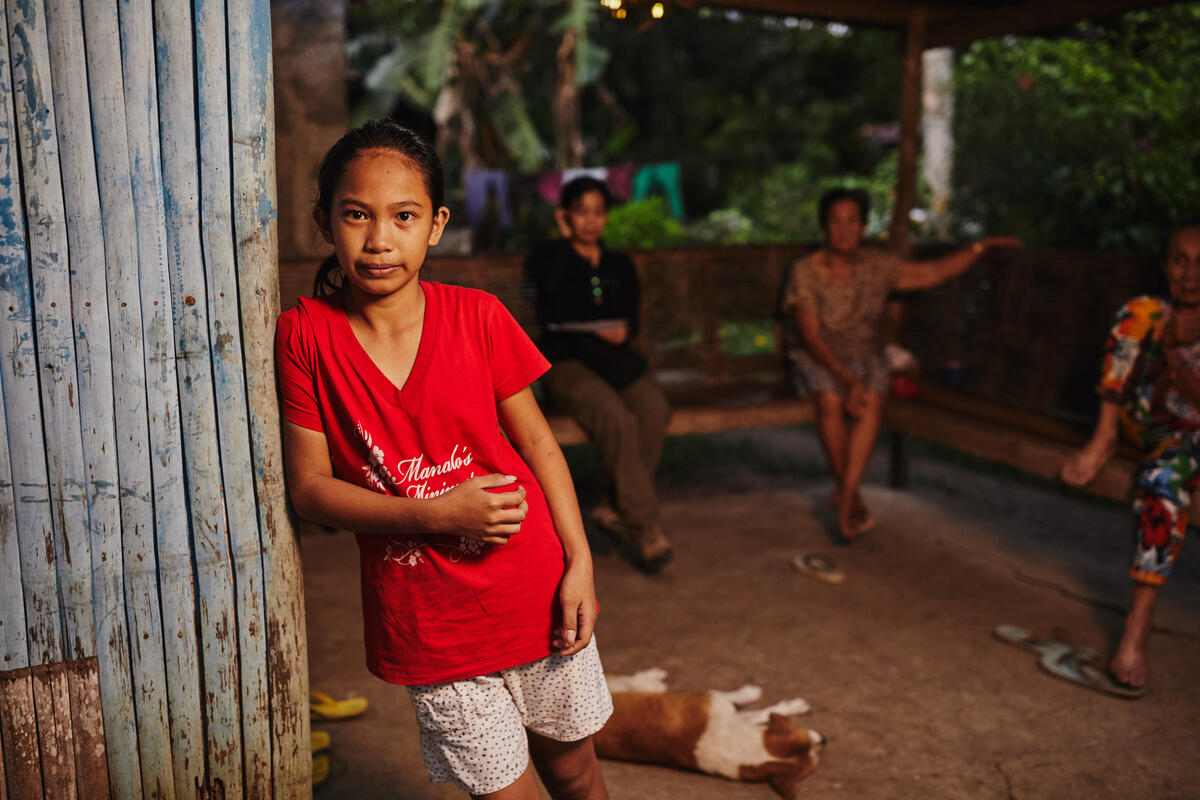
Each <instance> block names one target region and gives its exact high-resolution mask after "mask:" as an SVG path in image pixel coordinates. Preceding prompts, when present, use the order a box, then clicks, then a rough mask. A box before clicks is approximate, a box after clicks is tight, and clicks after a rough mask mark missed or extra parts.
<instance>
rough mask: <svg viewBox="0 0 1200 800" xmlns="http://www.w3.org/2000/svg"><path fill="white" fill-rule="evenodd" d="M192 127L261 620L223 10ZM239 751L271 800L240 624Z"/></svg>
mask: <svg viewBox="0 0 1200 800" xmlns="http://www.w3.org/2000/svg"><path fill="white" fill-rule="evenodd" d="M195 13H196V18H195V41H196V78H197V95H196V101H197V109H198V111H199V114H198V115H197V119H199V121H200V125H199V154H200V173H199V174H200V210H201V220H200V238H201V244H202V247H203V254H204V259H203V260H204V272H205V277H206V281H207V284H206V286H207V292H208V299H207V303H208V326H209V330H208V343H209V347H210V348H211V350H212V366H213V380H214V382H215V384H216V387H217V391H216V401H217V409H216V410H217V422H218V435H219V439H220V443H219V446H220V455H221V470H222V475H223V476H224V487H225V507H226V512H227V514H228V519H229V540H230V550H231V555H232V567H233V576H234V590H235V593H236V594H235V603H236V611H237V618H238V620H265V619H266V598H265V592H264V585H263V563H262V561H263V538H262V537H261V536H260V533H259V525H258V509H257V507H256V504H255V480H254V468H253V464H252V463H251V459H250V450H249V448H248V447H247V443H248V442H249V441H250V421H249V411H248V409H247V400H246V373H245V364H244V360H243V358H242V331H241V323H240V319H239V314H240V312H239V309H238V282H237V262H236V259H235V254H234V238H233V209H232V206H231V201H230V198H231V197H232V195H233V188H232V178H231V175H230V152H231V141H230V138H229V116H230V109H229V70H228V68H227V63H228V62H227V58H228V47H227V42H226V33H225V31H226V20H225V6H224V4H223V3H196V5H195ZM237 636H238V642H237V644H238V653H239V658H240V664H241V704H242V739H243V743H242V748H243V752H242V755H243V758H244V765H243V769H244V772H245V784H246V796H247V797H249V798H256V797H272V796H274V795H273V789H272V780H271V706H272V702H271V698H270V686H269V682H268V679H267V674H268V672H267V632H266V628H265V626H264V625H262V624H257V625H248V624H244V623H243V624H239V625H238V627H237Z"/></svg>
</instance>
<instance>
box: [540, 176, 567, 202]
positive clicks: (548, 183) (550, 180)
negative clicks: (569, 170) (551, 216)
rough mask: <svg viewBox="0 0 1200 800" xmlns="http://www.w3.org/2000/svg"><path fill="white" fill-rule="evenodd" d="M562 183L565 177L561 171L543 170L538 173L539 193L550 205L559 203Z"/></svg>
mask: <svg viewBox="0 0 1200 800" xmlns="http://www.w3.org/2000/svg"><path fill="white" fill-rule="evenodd" d="M562 185H563V177H562V173H561V172H542V173H539V174H538V179H537V189H538V194H539V195H541V197H542V199H543V200H545V201H546V202H547V203H549V204H550V205H553V206H557V205H558V195H559V192H561V191H562Z"/></svg>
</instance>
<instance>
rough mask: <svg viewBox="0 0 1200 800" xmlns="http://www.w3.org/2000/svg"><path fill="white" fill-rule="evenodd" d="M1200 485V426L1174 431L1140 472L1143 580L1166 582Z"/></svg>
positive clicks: (1138, 536)
mask: <svg viewBox="0 0 1200 800" xmlns="http://www.w3.org/2000/svg"><path fill="white" fill-rule="evenodd" d="M1197 486H1200V429H1196V428H1192V429H1188V430H1177V431H1168V432H1166V433H1165V434H1163V436H1162V438H1160V439H1158V443H1157V444H1156V445H1155V446H1154V448H1153V449H1152V450H1151V451H1150V454H1149V455H1148V456H1147V457H1146V460H1145V461H1143V462H1142V465H1141V467H1139V468H1138V471H1137V474H1136V475H1135V476H1134V490H1133V491H1134V496H1133V514H1134V517H1135V522H1134V529H1133V539H1134V552H1133V565H1132V566H1131V567H1130V569H1129V574H1130V577H1132V578H1133V579H1134V580H1135V581H1137V582H1138V583H1145V584H1149V585H1150V586H1162V585H1163V584H1164V583H1166V580H1167V575H1169V574H1170V573H1171V565H1172V564H1173V563H1174V562H1175V556H1176V555H1178V554H1179V547H1180V545H1182V544H1183V536H1184V533H1185V532H1186V531H1187V524H1188V506H1189V505H1190V504H1191V501H1192V490H1193V489H1195V488H1196V487H1197Z"/></svg>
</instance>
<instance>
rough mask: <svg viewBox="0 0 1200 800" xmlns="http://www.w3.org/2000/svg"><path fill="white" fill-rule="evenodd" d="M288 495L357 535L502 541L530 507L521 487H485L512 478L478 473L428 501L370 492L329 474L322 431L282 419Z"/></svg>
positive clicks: (302, 508) (303, 510)
mask: <svg viewBox="0 0 1200 800" xmlns="http://www.w3.org/2000/svg"><path fill="white" fill-rule="evenodd" d="M283 440H284V461H285V466H286V470H287V480H288V493H289V495H290V496H291V498H292V505H293V506H295V508H296V513H297V514H299V515H300V516H301V517H304V518H305V519H307V520H311V521H312V522H317V523H320V524H322V525H329V526H331V527H335V528H341V529H343V530H351V531H354V532H356V533H380V534H395V533H404V532H409V533H412V532H417V533H455V534H459V535H462V536H469V537H471V538H475V539H480V540H482V541H485V542H490V543H492V544H504V543H505V542H507V541H508V537H509V536H512V535H513V534H515V533H517V532H519V531H520V529H521V520H523V519H525V513H526V511H527V509H528V506H527V505H526V503H525V489H524V488H522V487H517V489H516V490H515V491H510V492H503V493H500V494H496V493H493V492H489V491H487V490H488V489H495V488H498V487H501V486H507V485H509V484H511V483H512V482H513V481H514V480H516V479H515V478H514V477H513V476H510V475H495V474H493V475H481V476H478V477H475V478H471V479H470V480H468V481H465V482H464V483H461V484H459V485H458V486H456V487H455V488H453V489H451V490H450V491H449V492H446V494H443V495H441V496H439V497H435V498H432V499H428V500H414V499H411V498H408V497H394V496H392V495H386V494H381V493H379V492H373V491H371V490H369V489H364V488H362V487H361V486H356V485H354V484H352V483H348V482H347V481H344V480H341V479H340V478H336V477H334V475H333V465H332V464H331V463H330V460H329V446H328V443H327V441H326V439H325V434H324V433H321V432H320V431H313V430H309V429H308V428H304V427H301V426H299V425H296V424H294V423H291V422H285V423H284V429H283Z"/></svg>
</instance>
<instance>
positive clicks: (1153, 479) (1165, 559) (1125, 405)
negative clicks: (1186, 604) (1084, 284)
mask: <svg viewBox="0 0 1200 800" xmlns="http://www.w3.org/2000/svg"><path fill="white" fill-rule="evenodd" d="M1170 315H1171V303H1170V300H1168V299H1165V298H1161V297H1148V296H1144V297H1136V298H1134V299H1133V300H1130V301H1129V302H1128V303H1126V304H1125V305H1124V306H1123V307H1122V308H1121V310H1120V311H1118V312H1117V319H1116V322H1115V324H1114V325H1113V328H1112V331H1111V333H1110V334H1109V337H1108V342H1107V346H1106V354H1105V359H1104V368H1103V371H1102V375H1101V378H1100V383H1099V385H1098V386H1097V387H1096V388H1097V391H1098V392H1099V393H1100V396H1101V397H1102V398H1104V399H1105V400H1110V401H1113V402H1116V403H1119V404H1120V405H1121V407H1122V420H1121V421H1122V428H1123V430H1124V432H1125V433H1126V435H1127V436H1128V437H1129V438H1130V439H1132V440H1133V441H1135V442H1136V443H1137V444H1138V445H1139V446H1141V447H1142V449H1143V450H1145V451H1146V454H1147V455H1146V458H1145V460H1144V461H1143V462H1142V465H1141V467H1139V469H1138V471H1137V474H1136V476H1135V478H1134V492H1133V495H1134V496H1133V513H1134V518H1135V523H1134V554H1133V564H1132V565H1131V567H1130V575H1131V577H1132V578H1133V579H1134V580H1135V581H1137V582H1139V583H1145V584H1149V585H1152V586H1161V585H1162V584H1163V583H1164V582H1166V580H1167V576H1168V575H1169V574H1170V572H1171V565H1172V564H1173V563H1174V561H1175V557H1176V556H1177V555H1178V554H1179V548H1180V546H1181V545H1182V544H1183V537H1184V534H1185V532H1186V531H1187V524H1188V506H1189V505H1190V504H1191V496H1192V491H1193V490H1194V489H1196V487H1197V486H1200V410H1197V409H1196V408H1195V406H1193V405H1192V404H1191V403H1190V402H1189V401H1188V400H1187V398H1185V397H1184V396H1183V394H1182V393H1181V392H1179V390H1178V389H1176V388H1175V387H1174V386H1172V385H1170V384H1169V383H1168V382H1166V381H1163V380H1162V378H1163V373H1164V371H1165V368H1166V358H1165V348H1164V344H1163V332H1164V330H1165V328H1166V323H1167V320H1168V319H1169V318H1170ZM1177 351H1178V355H1179V356H1180V357H1181V359H1182V361H1183V362H1184V364H1185V365H1186V368H1188V369H1191V370H1192V371H1193V373H1195V374H1197V375H1200V342H1192V343H1189V344H1185V345H1181V346H1179V347H1178V348H1177Z"/></svg>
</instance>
